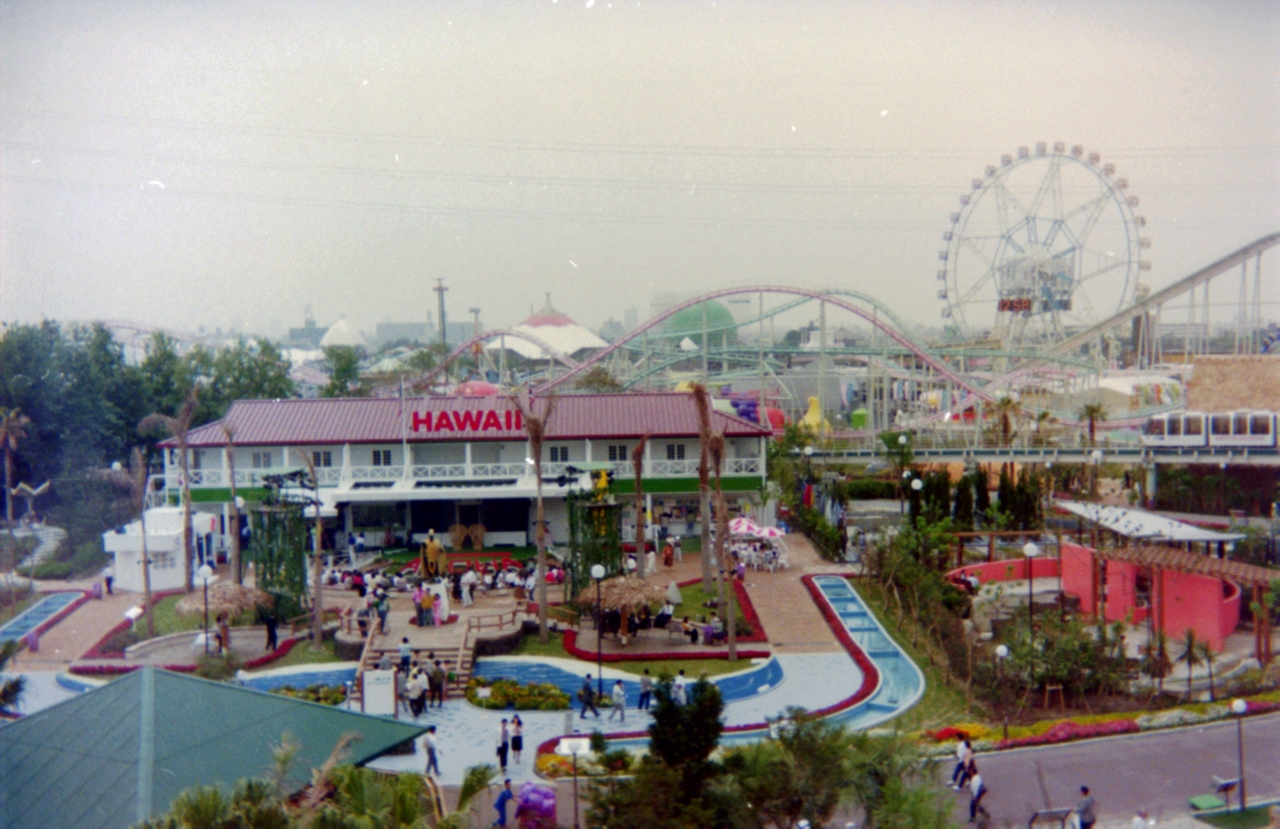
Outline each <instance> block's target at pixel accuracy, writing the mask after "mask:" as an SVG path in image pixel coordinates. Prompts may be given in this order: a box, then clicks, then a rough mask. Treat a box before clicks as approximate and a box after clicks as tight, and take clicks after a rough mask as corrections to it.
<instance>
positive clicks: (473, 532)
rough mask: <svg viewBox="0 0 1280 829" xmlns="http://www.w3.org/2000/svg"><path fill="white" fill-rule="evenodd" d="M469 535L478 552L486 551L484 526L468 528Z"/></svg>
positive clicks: (476, 525) (473, 525) (478, 525)
mask: <svg viewBox="0 0 1280 829" xmlns="http://www.w3.org/2000/svg"><path fill="white" fill-rule="evenodd" d="M467 534H468V535H470V536H471V546H472V547H474V548H475V549H476V550H477V551H480V550H483V549H484V534H485V528H484V524H472V525H471V526H470V527H468V528H467Z"/></svg>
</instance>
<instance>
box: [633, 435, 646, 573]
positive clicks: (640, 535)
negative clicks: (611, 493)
mask: <svg viewBox="0 0 1280 829" xmlns="http://www.w3.org/2000/svg"><path fill="white" fill-rule="evenodd" d="M648 443H649V436H648V435H641V436H640V442H639V443H637V444H636V448H635V449H632V450H631V468H632V469H633V470H634V471H635V475H636V559H637V561H638V563H639V566H638V567H636V569H637V570H639V571H640V578H641V579H644V580H645V581H648V580H649V579H648V575H647V573H646V572H645V563H644V562H645V555H647V551H646V545H647V543H648V542H647V541H646V540H645V514H644V448H645V446H646V445H648Z"/></svg>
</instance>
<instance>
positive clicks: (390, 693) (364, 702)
mask: <svg viewBox="0 0 1280 829" xmlns="http://www.w3.org/2000/svg"><path fill="white" fill-rule="evenodd" d="M361 678H362V680H363V682H364V692H363V693H362V694H361V696H360V710H361V711H362V712H363V713H365V714H374V715H381V716H385V717H394V716H396V672H395V671H364V672H363V673H362V674H361Z"/></svg>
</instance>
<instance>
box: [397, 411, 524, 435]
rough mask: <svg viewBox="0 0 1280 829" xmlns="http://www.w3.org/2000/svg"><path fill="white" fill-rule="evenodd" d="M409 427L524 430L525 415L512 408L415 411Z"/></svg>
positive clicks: (445, 430) (449, 429)
mask: <svg viewBox="0 0 1280 829" xmlns="http://www.w3.org/2000/svg"><path fill="white" fill-rule="evenodd" d="M409 428H410V429H411V430H412V431H414V432H492V431H498V432H522V431H524V416H523V415H521V414H520V411H519V410H515V411H512V410H511V409H507V410H505V411H499V410H498V409H471V410H468V411H459V412H448V411H445V412H413V413H412V415H411V418H410V421H409Z"/></svg>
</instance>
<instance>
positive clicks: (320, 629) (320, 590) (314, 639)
mask: <svg viewBox="0 0 1280 829" xmlns="http://www.w3.org/2000/svg"><path fill="white" fill-rule="evenodd" d="M293 451H294V453H295V454H297V456H298V457H299V458H300V459H301V460H302V464H303V466H305V467H306V468H307V481H306V483H304V484H303V486H305V487H307V488H308V489H310V490H311V491H312V492H313V493H315V499H314V500H313V501H312V502H311V505H312V507H313V508H314V509H315V511H316V529H315V541H314V543H313V545H312V547H311V551H312V552H313V553H314V554H315V558H314V559H313V560H312V562H311V580H312V587H311V647H312V648H314V649H317V650H318V649H320V648H323V647H324V563H323V561H322V555H321V554H322V552H323V550H324V519H323V518H321V517H320V474H319V473H318V472H316V462H315V459H314V458H313V457H312V456H311V453H310V452H303V451H301V450H299V449H295V450H293Z"/></svg>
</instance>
